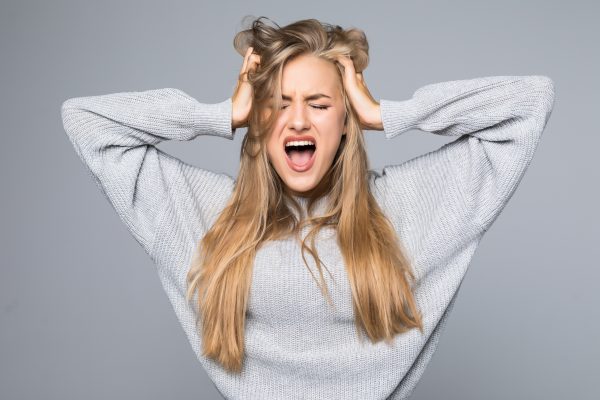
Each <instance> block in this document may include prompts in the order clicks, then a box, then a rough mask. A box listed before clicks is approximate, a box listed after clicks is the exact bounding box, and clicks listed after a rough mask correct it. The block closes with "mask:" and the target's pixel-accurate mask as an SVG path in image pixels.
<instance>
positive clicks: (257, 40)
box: [187, 17, 423, 372]
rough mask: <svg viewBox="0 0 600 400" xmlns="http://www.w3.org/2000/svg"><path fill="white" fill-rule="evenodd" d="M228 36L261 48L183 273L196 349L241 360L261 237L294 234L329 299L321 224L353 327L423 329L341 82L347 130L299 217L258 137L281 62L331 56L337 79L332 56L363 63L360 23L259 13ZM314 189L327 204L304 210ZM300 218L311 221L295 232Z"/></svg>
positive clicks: (383, 331) (263, 136)
mask: <svg viewBox="0 0 600 400" xmlns="http://www.w3.org/2000/svg"><path fill="white" fill-rule="evenodd" d="M233 44H234V47H235V49H236V50H237V52H238V53H239V54H240V55H244V54H245V53H246V50H247V49H248V47H253V52H254V53H256V54H258V55H259V56H260V65H259V66H258V68H257V69H256V70H255V71H251V72H250V73H249V74H248V81H249V82H250V84H251V85H252V88H253V99H252V109H251V111H250V114H249V117H248V131H247V133H246V135H245V136H244V138H243V141H242V146H241V151H240V169H239V174H238V178H237V180H236V182H235V186H234V189H233V194H232V196H231V198H230V200H229V202H228V204H227V205H226V206H225V208H224V209H223V211H222V212H221V214H220V215H219V216H218V217H217V219H216V221H215V223H214V224H213V226H212V227H211V228H210V229H209V230H208V232H207V233H206V235H205V236H204V237H203V238H202V240H201V241H200V243H199V244H198V247H197V249H196V252H195V254H194V257H193V260H192V263H191V266H190V269H189V272H188V275H187V284H188V289H187V299H188V301H190V299H192V298H193V296H194V294H197V299H196V304H197V307H198V315H199V319H198V324H199V325H201V327H199V329H200V330H201V335H200V336H201V342H202V353H203V355H204V356H206V357H209V358H212V359H213V360H215V361H217V362H219V363H220V364H221V365H222V366H223V367H224V368H226V369H227V370H229V371H232V372H239V371H240V370H241V367H242V362H243V357H244V326H245V318H246V308H247V304H248V297H249V291H250V285H251V278H252V268H253V265H254V258H255V255H256V252H257V250H258V249H259V248H260V247H261V245H262V244H264V243H265V242H267V241H269V240H277V239H281V238H284V237H289V236H295V237H296V238H297V239H298V240H299V241H300V242H301V249H302V257H303V259H304V262H305V264H306V266H307V268H308V269H309V271H310V273H311V275H312V276H313V278H315V275H314V274H313V273H312V271H311V269H310V267H309V266H308V263H307V261H306V258H305V256H304V253H305V252H308V253H309V254H310V255H311V256H312V257H313V259H314V260H315V262H316V265H317V269H318V272H319V276H320V281H318V280H317V279H316V278H315V281H316V283H317V284H318V285H319V287H320V289H321V291H322V293H323V295H324V296H325V297H326V299H327V301H328V304H330V305H331V306H334V307H335V305H334V304H333V302H332V300H331V297H330V295H329V291H328V289H327V285H326V283H325V280H324V276H323V269H322V267H323V263H322V261H321V259H320V258H319V256H318V254H317V251H316V249H315V237H316V235H317V233H318V232H319V230H320V229H323V228H324V227H332V228H333V229H335V231H336V233H337V240H338V244H339V248H340V251H341V254H342V255H343V259H344V264H345V268H346V271H347V274H348V278H349V282H350V287H351V290H352V297H353V309H354V315H355V326H356V329H357V333H358V334H359V337H360V333H361V332H363V333H365V334H366V335H367V336H368V337H369V339H370V340H371V341H373V342H377V341H380V340H385V341H386V343H390V342H391V341H392V338H393V337H394V336H395V335H396V334H398V333H402V332H405V331H407V330H409V329H412V328H415V327H416V328H419V330H421V332H422V331H423V327H422V319H421V318H422V316H421V314H420V312H419V311H418V310H417V307H416V303H415V299H414V297H413V293H412V285H413V283H414V275H413V272H412V269H411V266H410V263H409V261H408V258H407V257H406V252H405V250H404V249H403V246H402V245H401V243H400V241H399V240H398V237H397V234H396V232H395V230H394V229H393V226H392V224H391V222H390V221H389V220H388V219H387V217H386V216H385V215H384V214H383V212H382V210H381V208H380V207H379V205H378V204H377V202H376V200H375V198H374V196H373V194H372V193H371V190H370V187H369V174H370V171H369V168H368V159H367V153H366V149H365V141H364V137H363V131H362V128H361V126H360V123H359V120H358V116H357V114H356V112H355V110H354V109H353V108H352V105H351V104H350V101H349V99H348V97H347V95H346V93H345V91H344V90H343V89H342V95H343V99H344V105H345V108H346V115H347V119H346V134H345V135H343V136H342V139H341V142H340V146H339V149H338V151H337V153H336V155H335V157H334V160H333V164H332V166H331V168H330V169H329V170H328V172H327V173H326V174H325V176H324V177H323V179H322V180H321V182H320V183H319V184H318V185H317V186H316V187H315V188H314V189H312V190H311V191H310V192H309V193H307V196H308V203H307V209H308V210H309V212H308V213H307V217H306V218H299V217H298V216H297V214H299V215H302V214H301V206H300V204H299V203H298V202H297V201H296V199H295V198H294V196H293V195H291V194H290V192H289V191H288V190H287V188H286V186H285V184H284V182H283V181H282V179H281V178H280V177H279V175H278V174H277V172H276V171H275V169H274V168H273V166H272V165H271V163H270V162H269V159H268V156H267V139H268V137H269V134H270V132H271V130H272V129H273V127H274V124H275V120H276V118H277V113H276V112H274V113H270V114H266V113H264V112H262V110H264V109H265V108H267V107H272V109H273V110H279V109H280V106H281V101H282V99H281V97H282V96H281V82H282V75H283V69H284V66H285V65H286V62H288V61H289V60H291V59H293V58H294V57H297V56H299V55H304V54H309V55H314V56H317V57H320V58H322V59H324V60H328V61H330V62H332V63H334V64H335V65H336V67H337V70H338V72H339V78H340V82H341V79H342V73H343V66H342V65H341V64H340V63H336V58H337V57H338V56H340V55H345V56H349V57H350V58H351V59H352V61H353V63H354V68H355V69H356V71H357V72H361V71H363V70H364V69H365V68H366V67H367V65H368V63H369V55H368V53H369V45H368V42H367V38H366V36H365V34H364V32H363V31H361V30H359V29H356V28H350V29H343V28H342V27H340V26H338V25H330V24H327V23H323V22H320V21H318V20H316V19H306V20H300V21H297V22H294V23H291V24H289V25H286V26H283V27H280V26H279V25H277V24H275V23H274V22H272V21H270V20H268V19H267V18H265V17H259V18H257V19H254V20H253V21H252V22H251V25H250V27H249V28H247V29H244V30H242V31H240V32H238V33H237V34H236V36H235V38H234V41H233ZM341 86H342V88H343V85H341ZM271 102H273V103H271ZM323 196H326V197H327V205H326V210H325V212H324V213H322V214H319V215H317V216H313V215H312V214H311V213H310V210H311V209H312V208H313V205H314V204H315V203H316V201H317V200H318V199H320V198H322V197H323ZM292 208H294V209H296V211H297V213H294V212H293V209H292ZM304 226H309V227H310V230H309V232H308V234H307V235H306V237H305V238H304V239H301V237H300V232H301V230H302V228H303V227H304ZM307 243H310V245H308V244H307ZM325 269H327V268H326V267H325ZM328 272H329V271H328ZM330 275H331V273H330Z"/></svg>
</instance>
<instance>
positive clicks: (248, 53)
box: [240, 47, 252, 76]
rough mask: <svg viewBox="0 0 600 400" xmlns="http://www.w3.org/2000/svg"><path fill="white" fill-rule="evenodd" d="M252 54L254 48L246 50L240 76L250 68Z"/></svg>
mask: <svg viewBox="0 0 600 400" xmlns="http://www.w3.org/2000/svg"><path fill="white" fill-rule="evenodd" d="M251 54H252V47H248V49H247V50H246V54H245V55H244V62H243V63H242V69H241V70H240V76H241V75H242V74H243V73H244V72H246V68H247V67H248V60H249V59H250V55H251Z"/></svg>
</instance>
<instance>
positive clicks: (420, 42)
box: [0, 0, 600, 400]
mask: <svg viewBox="0 0 600 400" xmlns="http://www.w3.org/2000/svg"><path fill="white" fill-rule="evenodd" d="M599 11H600V7H599V6H598V3H597V2H593V1H589V2H583V1H571V2H559V1H522V0H521V1H515V0H510V1H509V0H503V1H494V2H490V1H452V2H445V1H427V2H423V1H421V2H417V1H396V2H391V1H390V2H376V1H368V2H349V1H327V2H325V1H297V2H276V1H252V2H246V1H227V2H225V1H221V2H214V1H211V2H208V1H187V2H186V1H175V0H170V1H163V2H159V1H123V0H119V1H115V0H104V1H102V2H100V1H94V2H91V1H2V3H0V58H1V62H0V80H1V92H0V101H1V106H0V117H1V122H2V146H1V147H0V152H1V157H0V167H1V168H0V179H1V182H0V188H1V196H0V199H1V201H2V207H0V213H1V214H0V215H1V223H0V226H1V227H2V228H1V237H0V239H1V241H0V243H1V246H2V248H1V256H2V265H1V268H0V398H2V399H42V398H43V399H47V400H50V399H89V400H92V399H107V398H112V399H125V398H128V399H166V398H169V399H221V396H220V395H219V393H218V391H217V390H216V388H215V386H214V385H213V383H212V382H211V381H210V380H209V379H208V377H207V375H206V373H205V372H204V370H203V369H202V368H201V365H200V363H199V362H198V361H197V360H196V358H195V355H194V354H193V352H192V349H191V346H190V345H189V343H188V342H187V339H186V337H185V335H184V332H183V330H182V329H181V327H180V325H179V323H178V321H177V319H176V316H175V313H174V311H173V310H172V309H171V305H170V303H169V301H168V299H167V297H166V295H165V294H164V292H163V289H162V287H161V285H160V282H159V280H158V277H157V275H156V273H155V269H154V265H153V264H152V261H151V260H150V258H149V257H148V256H147V255H146V254H145V253H144V252H143V250H142V248H141V247H140V246H139V245H137V243H136V242H135V240H134V238H133V237H132V236H131V235H130V234H129V232H128V231H127V230H126V228H125V226H124V225H123V224H122V223H121V221H120V220H119V218H118V216H117V214H116V213H115V212H114V211H113V209H112V208H111V206H110V205H109V203H108V202H107V201H106V199H105V198H104V197H103V196H102V195H101V193H100V192H99V190H98V188H97V187H96V185H95V184H94V182H93V181H92V179H91V178H90V176H89V175H88V173H87V172H86V170H85V169H84V166H83V164H82V163H81V161H80V160H79V158H78V157H77V155H76V153H75V151H74V149H73V147H72V145H71V144H70V142H69V141H68V138H67V136H66V134H65V132H64V130H63V126H62V121H61V116H60V106H61V103H62V102H63V101H64V100H66V99H67V98H70V97H76V96H88V95H100V94H107V93H112V92H119V91H137V90H140V91H141V90H148V89H156V88H164V87H175V88H179V89H182V90H184V91H185V92H186V93H188V94H190V95H192V96H193V97H195V98H196V99H198V100H199V101H200V102H206V103H216V102H220V101H222V100H225V99H227V98H228V97H230V96H231V95H232V91H233V88H234V86H235V81H236V79H237V74H238V73H239V69H240V67H241V62H242V58H241V56H239V55H238V54H237V53H236V52H235V51H234V49H233V45H232V40H233V36H234V35H235V33H236V32H237V31H238V30H239V29H240V28H241V27H242V26H241V22H242V19H243V17H244V16H246V15H253V16H261V15H264V16H267V17H269V18H271V19H273V20H274V21H276V22H277V23H279V24H280V25H284V24H287V23H290V22H292V21H295V20H298V19H303V18H317V19H320V20H322V21H324V22H330V23H335V24H339V25H341V26H343V27H346V28H347V27H358V28H361V29H363V30H364V31H365V33H366V34H367V38H368V39H369V42H370V55H371V62H370V65H369V67H368V68H367V70H366V71H365V74H364V76H365V80H366V82H367V85H368V86H369V88H370V90H371V93H372V94H373V96H374V97H375V98H376V99H389V100H403V99H407V98H409V97H411V95H412V93H413V92H414V91H415V90H416V89H418V88H419V87H421V86H423V85H425V84H428V83H433V82H441V81H447V80H455V79H469V78H475V77H480V76H491V75H547V76H549V77H551V78H552V79H553V80H554V83H555V96H556V98H555V104H554V110H553V113H552V116H551V118H550V120H549V123H548V125H547V127H546V130H545V132H544V135H543V138H542V140H541V143H540V145H539V147H538V149H537V152H536V155H535V157H534V159H533V161H532V163H531V165H530V167H529V169H528V171H527V172H526V174H525V176H524V178H523V180H522V181H521V184H520V187H519V189H518V190H517V191H516V193H515V194H514V196H513V197H512V199H511V200H510V202H509V203H508V205H507V206H506V208H505V209H504V211H503V213H502V214H501V215H500V216H499V218H498V219H497V220H496V222H495V224H494V225H493V226H492V228H491V229H490V230H489V231H488V232H487V234H486V236H485V237H484V239H483V240H482V242H481V244H480V247H479V249H478V250H477V252H476V254H475V256H474V258H473V260H472V263H471V265H470V269H469V272H468V273H467V275H466V277H465V279H464V281H463V284H462V287H461V292H460V294H459V297H458V299H457V302H456V304H455V307H454V310H453V312H452V315H451V316H450V319H449V321H448V325H447V327H446V329H445V332H444V333H443V335H442V338H441V340H440V343H439V346H438V350H437V352H436V353H435V354H434V356H433V358H432V361H431V363H430V364H429V367H428V369H427V370H426V372H425V373H424V375H423V377H422V379H421V381H420V382H419V384H418V386H417V387H416V389H415V391H414V393H413V396H412V399H415V400H416V399H567V398H570V399H598V398H600V390H599V389H598V385H597V379H598V364H597V361H598V359H599V358H600V346H599V345H598V343H597V340H598V338H599V337H600V323H599V318H598V317H599V313H598V305H599V299H600V296H599V294H598V293H600V290H599V289H600V285H599V284H598V281H599V278H600V273H599V268H598V267H599V266H600V263H599V262H598V260H599V251H598V248H599V245H598V241H599V239H600V235H599V228H598V226H599V222H600V221H599V218H598V204H600V202H599V201H598V200H599V199H598V197H599V196H598V183H599V182H600V177H599V167H598V146H599V144H600V132H599V130H598V117H599V115H600V109H599V108H600V107H599V106H600V102H599V101H598V93H599V89H600V85H599V83H600V79H599V78H598V71H600V63H599V52H598V38H600V29H599V28H598V26H599V25H598V21H597V19H598V16H599V15H600V12H599ZM244 133H245V130H241V131H238V132H237V133H236V138H235V140H234V141H228V140H223V139H221V138H218V137H206V136H202V137H199V138H197V139H196V140H194V141H191V142H163V143H161V144H160V145H159V147H160V148H161V149H163V150H165V151H168V152H170V153H171V154H173V155H175V156H177V157H180V158H181V159H184V160H185V161H187V162H190V163H193V164H195V165H197V166H199V167H203V168H208V169H212V170H214V171H219V172H227V173H229V174H230V175H231V176H237V171H238V166H239V149H240V144H241V139H242V137H243V134H244ZM365 134H366V135H367V144H368V151H369V156H370V160H371V168H372V169H377V170H381V168H382V167H383V166H385V165H387V164H397V163H401V162H404V161H406V160H408V159H410V158H412V157H415V156H417V155H420V154H423V153H425V152H428V151H431V150H434V149H436V148H438V147H440V146H441V145H443V144H444V143H446V142H448V141H449V138H442V137H440V136H436V135H434V134H431V133H426V132H423V131H419V130H411V131H410V132H407V133H405V134H404V135H401V136H400V137H398V138H396V139H394V140H393V141H386V140H385V139H384V137H383V135H382V134H381V132H366V133H365Z"/></svg>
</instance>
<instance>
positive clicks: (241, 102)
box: [231, 47, 260, 129]
mask: <svg viewBox="0 0 600 400" xmlns="http://www.w3.org/2000/svg"><path fill="white" fill-rule="evenodd" d="M252 50H253V48H252V47H248V50H247V51H246V55H245V56H244V63H243V64H242V69H241V70H240V75H239V76H238V82H237V85H236V87H235V90H234V91H233V96H232V98H231V102H232V107H233V110H232V114H231V120H232V121H231V127H232V128H233V129H236V128H240V127H244V126H247V125H248V115H249V114H250V109H251V108H252V85H251V84H250V82H248V72H254V71H256V68H257V67H258V65H259V64H260V56H259V55H258V54H253V53H252Z"/></svg>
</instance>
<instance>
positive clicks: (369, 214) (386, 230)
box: [62, 18, 554, 399]
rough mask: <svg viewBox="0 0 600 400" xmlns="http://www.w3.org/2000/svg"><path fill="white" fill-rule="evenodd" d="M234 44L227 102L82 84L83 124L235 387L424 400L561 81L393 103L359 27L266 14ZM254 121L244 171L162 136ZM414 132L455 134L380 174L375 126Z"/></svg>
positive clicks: (516, 79) (193, 338)
mask: <svg viewBox="0 0 600 400" xmlns="http://www.w3.org/2000/svg"><path fill="white" fill-rule="evenodd" d="M234 46H235V47H236V49H237V51H238V52H240V54H242V55H244V61H243V65H242V69H241V71H240V76H239V79H238V85H237V87H236V89H235V91H234V94H233V96H232V97H231V98H228V99H227V100H225V101H223V102H221V103H217V104H204V103H200V102H198V101H197V100H196V99H194V98H193V97H191V96H189V95H188V94H186V93H185V92H183V91H181V90H178V89H172V88H166V89H155V90H148V91H143V92H122V93H114V94H108V95H101V96H90V97H79V98H72V99H69V100H67V101H65V102H64V104H63V106H62V116H63V122H64V126H65V130H66V132H67V133H68V135H69V138H70V140H71V141H72V143H73V145H74V146H75V149H76V151H77V153H78V154H79V156H80V157H81V159H82V160H83V162H84V163H85V164H86V165H87V167H88V169H89V171H90V172H91V174H92V176H93V177H94V179H95V180H96V182H97V184H98V185H99V187H100V189H101V190H102V191H103V193H105V195H106V196H107V198H108V199H109V201H110V202H111V204H112V205H113V207H114V208H115V210H116V211H117V213H118V214H119V216H120V217H121V219H122V220H123V222H124V223H125V224H126V225H127V227H128V228H129V230H130V231H131V232H132V234H133V235H134V237H135V238H136V240H137V241H138V242H139V243H140V244H141V245H142V246H143V248H144V249H145V251H146V252H147V253H148V254H149V255H150V256H151V257H152V259H153V261H154V262H155V263H156V265H157V266H158V271H159V275H160V278H161V281H162V283H163V286H164V288H165V290H166V292H167V294H168V296H169V298H170V300H171V302H172V304H173V307H174V309H175V312H176V313H177V316H178V318H179V320H180V322H181V324H182V326H183V328H184V330H185V332H186V334H187V335H188V339H189V340H190V343H191V345H192V347H193V349H194V351H195V353H196V355H197V357H198V359H199V360H200V362H201V363H202V365H203V366H204V368H205V369H206V370H207V372H208V374H209V375H210V377H211V378H212V379H213V382H215V384H216V386H217V388H218V390H219V391H220V392H221V393H222V394H223V395H224V396H225V397H226V398H230V399H281V398H288V399H292V398H306V399H338V398H339V399H354V398H356V399H385V398H390V399H400V398H406V397H407V396H408V395H409V394H410V393H411V392H412V390H413V388H414V387H415V385H416V383H417V382H418V380H419V378H420V376H421V374H422V373H423V371H424V369H425V367H426V365H427V363H428V361H429V359H430V357H431V355H432V354H433V352H434V350H435V347H436V344H437V341H438V338H439V335H440V332H441V330H442V329H443V326H444V323H445V321H446V318H447V316H448V313H449V312H450V310H451V308H452V304H453V301H454V299H455V295H456V294H457V292H458V290H459V286H460V282H461V280H462V278H463V276H464V274H465V272H466V270H467V267H468V264H469V262H470V259H471V257H472V255H473V253H474V251H475V249H476V247H477V245H478V243H479V241H480V240H481V238H482V236H483V234H484V233H485V231H486V230H487V229H488V228H489V227H490V225H491V224H492V223H493V221H494V220H495V219H496V217H497V216H498V215H499V214H500V212H501V211H502V209H503V208H504V206H505V205H506V203H507V202H508V200H509V199H510V197H511V196H512V194H513V193H514V191H515V189H516V187H517V185H518V184H519V182H520V180H521V178H522V176H523V174H524V173H525V170H526V168H527V166H528V165H529V163H530V161H531V159H532V157H533V154H534V152H535V148H536V146H537V144H538V142H539V140H540V137H541V135H542V131H543V129H544V127H545V125H546V122H547V120H548V118H549V116H550V113H551V110H552V106H553V101H554V88H553V82H552V80H551V79H549V78H548V77H545V76H540V75H533V76H494V77H483V78H476V79H470V80H457V81H448V82H441V83H436V84H430V85H426V86H423V87H421V88H419V89H418V90H417V91H415V92H414V94H413V96H412V97H411V98H410V99H407V100H404V101H391V100H380V101H379V102H377V101H375V100H374V99H373V97H372V96H371V94H370V93H369V90H368V89H367V86H366V84H365V82H364V79H363V77H362V71H363V70H364V69H365V68H366V66H367V64H368V43H367V40H366V37H365V35H364V33H363V32H362V31H360V30H358V29H348V30H344V29H342V28H341V27H339V26H332V25H328V24H324V23H321V22H319V21H316V20H302V21H298V22H295V23H292V24H289V25H287V26H284V27H280V26H277V25H276V24H267V23H266V21H265V20H264V18H258V19H257V20H255V21H254V22H253V23H252V26H251V27H250V28H249V29H247V30H244V31H242V32H240V33H238V35H237V36H236V38H235V40H234ZM244 126H247V127H248V131H247V133H246V135H245V137H244V140H243V143H242V149H241V159H240V169H239V174H238V178H237V180H234V179H232V178H231V177H229V176H228V175H226V174H219V173H215V172H211V171H208V170H204V169H200V168H197V167H195V166H192V165H189V164H186V163H184V162H183V161H181V160H179V159H177V158H175V157H172V156H170V155H168V154H166V153H164V152H162V151H161V150H159V149H157V148H156V147H155V145H156V144H157V143H159V142H161V141H163V140H192V139H194V138H196V137H197V136H199V135H217V136H222V137H224V138H228V139H232V138H233V134H234V132H235V130H236V129H237V128H239V127H244ZM411 128H417V129H419V130H421V131H426V132H431V133H434V134H438V135H445V136H455V137H456V139H455V140H454V141H453V142H451V143H448V144H446V145H443V146H442V147H440V148H439V149H437V150H436V151H433V152H429V153H427V154H423V155H421V156H419V157H416V158H414V159H412V160H409V161H406V162H404V163H402V164H399V165H393V166H386V167H385V168H384V169H383V171H382V173H377V172H375V171H370V170H369V169H368V161H367V155H366V151H365V144H364V138H363V133H362V131H363V129H370V130H379V131H383V132H384V134H385V137H386V138H387V139H391V138H394V137H396V136H398V135H400V134H401V133H403V132H405V131H407V130H409V129H411ZM305 253H309V255H311V257H305ZM323 268H324V269H325V270H326V271H327V274H324V273H323ZM315 271H316V272H318V274H319V277H318V278H317V277H316V275H315V273H314V272H315ZM200 294H201V295H200ZM415 328H416V329H415ZM364 338H367V339H368V340H364Z"/></svg>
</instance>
